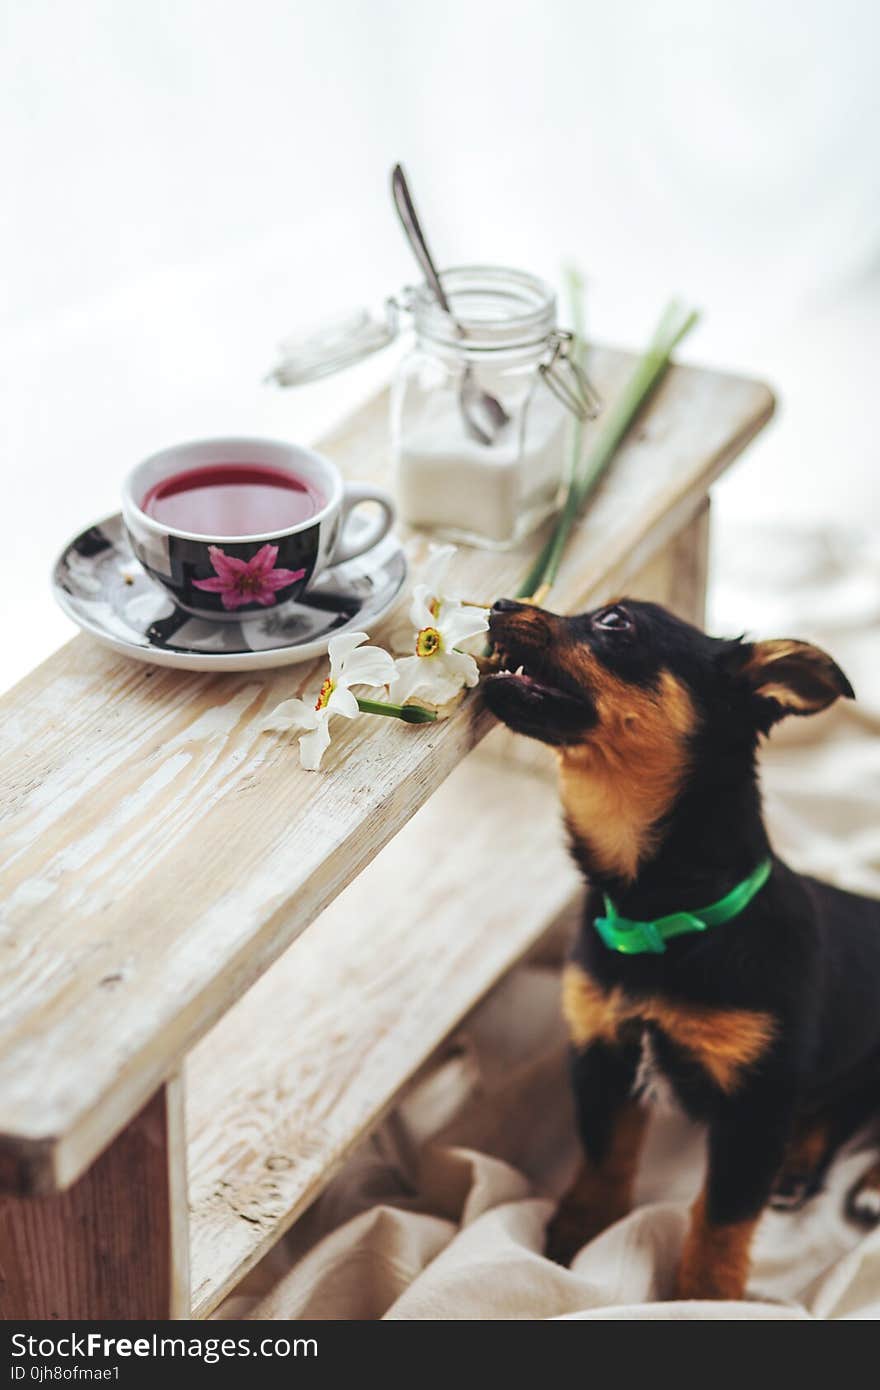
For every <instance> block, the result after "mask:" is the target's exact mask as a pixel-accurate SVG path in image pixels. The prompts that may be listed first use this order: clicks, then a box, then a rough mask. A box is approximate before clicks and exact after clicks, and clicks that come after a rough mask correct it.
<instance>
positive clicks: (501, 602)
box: [492, 598, 526, 613]
mask: <svg viewBox="0 0 880 1390" xmlns="http://www.w3.org/2000/svg"><path fill="white" fill-rule="evenodd" d="M525 606H526V605H525V604H524V603H517V601H516V599H514V598H496V600H495V602H494V603H493V604H492V612H493V613H515V612H516V611H517V609H518V608H525Z"/></svg>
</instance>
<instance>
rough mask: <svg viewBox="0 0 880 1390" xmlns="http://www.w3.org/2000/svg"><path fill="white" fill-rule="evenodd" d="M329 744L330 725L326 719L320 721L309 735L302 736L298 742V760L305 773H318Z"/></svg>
mask: <svg viewBox="0 0 880 1390" xmlns="http://www.w3.org/2000/svg"><path fill="white" fill-rule="evenodd" d="M329 744H330V725H329V720H327V719H322V720H321V721H320V723H319V724H318V726H317V728H315V729H313V730H312V732H311V733H308V734H303V736H302V738H301V739H300V741H299V760H300V763H301V765H302V766H303V767H304V768H305V769H306V771H307V772H317V771H318V768H319V767H320V766H321V759H322V758H323V756H324V753H325V752H326V750H327V748H328V747H329Z"/></svg>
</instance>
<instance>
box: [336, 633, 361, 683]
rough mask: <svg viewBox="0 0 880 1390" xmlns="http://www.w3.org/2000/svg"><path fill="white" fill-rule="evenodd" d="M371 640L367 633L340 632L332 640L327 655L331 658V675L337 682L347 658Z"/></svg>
mask: <svg viewBox="0 0 880 1390" xmlns="http://www.w3.org/2000/svg"><path fill="white" fill-rule="evenodd" d="M369 640H370V637H369V633H366V632H339V633H337V635H336V636H335V637H331V638H330V641H329V642H328V643H327V655H328V656H329V658H330V675H331V676H332V678H333V680H336V677H337V675H338V674H339V671H340V670H341V668H342V665H343V663H344V662H345V659H346V657H348V656H350V655H351V653H352V652H353V651H354V649H355V647H359V646H360V645H361V643H363V642H369Z"/></svg>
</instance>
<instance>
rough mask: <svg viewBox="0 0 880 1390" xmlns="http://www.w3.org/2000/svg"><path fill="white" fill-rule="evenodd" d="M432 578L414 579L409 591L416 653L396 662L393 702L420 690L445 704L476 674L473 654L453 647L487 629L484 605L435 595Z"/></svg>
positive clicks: (472, 682)
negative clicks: (476, 606) (419, 582)
mask: <svg viewBox="0 0 880 1390" xmlns="http://www.w3.org/2000/svg"><path fill="white" fill-rule="evenodd" d="M450 549H454V547H450ZM431 579H432V582H431V583H422V584H417V585H416V588H415V590H414V592H413V601H412V607H411V608H410V611H409V616H410V620H411V621H412V624H413V626H414V627H415V629H416V633H415V643H414V646H415V655H414V656H407V657H402V658H400V659H399V660H398V661H397V662H396V663H395V666H396V668H397V671H396V675H395V677H394V680H393V681H392V682H391V687H390V690H389V696H390V698H391V699H392V700H393V701H394V702H395V703H396V704H401V705H403V704H405V703H406V701H407V700H411V699H413V698H414V697H415V696H420V697H421V698H422V699H425V700H429V701H430V702H431V703H432V704H434V705H443V704H445V703H446V702H447V701H448V700H451V699H452V698H453V696H455V695H457V694H458V692H459V690H461V689H462V687H463V686H473V685H476V683H477V681H478V680H479V678H480V672H479V668H478V666H477V663H476V661H474V658H473V657H472V656H469V655H468V654H467V652H463V651H459V650H456V649H457V648H459V647H460V646H461V644H462V643H463V642H467V641H468V640H469V639H470V638H472V637H476V636H477V635H478V634H479V633H481V632H486V631H488V628H489V623H488V621H487V619H486V615H485V610H484V609H482V608H475V607H473V606H471V605H465V604H463V603H460V602H458V601H457V600H455V599H450V598H448V597H441V596H439V595H438V594H437V593H436V592H434V589H435V586H436V575H434V576H431Z"/></svg>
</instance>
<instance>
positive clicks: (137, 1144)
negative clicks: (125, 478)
mask: <svg viewBox="0 0 880 1390" xmlns="http://www.w3.org/2000/svg"><path fill="white" fill-rule="evenodd" d="M186 1218H187V1199H186V1152H185V1147H184V1141H183V1098H182V1086H181V1083H180V1081H179V1080H177V1079H175V1080H173V1081H171V1082H169V1083H168V1085H167V1086H164V1087H162V1088H161V1089H160V1090H159V1091H158V1092H157V1094H156V1095H155V1096H154V1097H153V1099H152V1100H151V1101H149V1102H148V1103H147V1105H146V1106H145V1107H144V1109H143V1110H142V1111H141V1112H140V1114H139V1115H137V1116H135V1118H134V1119H133V1120H132V1121H131V1123H130V1124H129V1125H128V1126H127V1127H126V1128H125V1129H124V1130H123V1132H122V1133H121V1134H120V1135H119V1137H118V1138H117V1139H116V1140H115V1141H114V1142H113V1143H112V1144H111V1145H110V1147H109V1148H108V1149H107V1150H106V1151H105V1152H104V1153H103V1154H102V1155H101V1157H100V1158H99V1159H98V1160H97V1162H96V1163H95V1164H93V1166H92V1167H91V1168H90V1169H89V1171H88V1173H86V1175H85V1176H84V1177H82V1178H81V1179H80V1180H79V1182H77V1183H74V1185H73V1186H72V1187H71V1188H70V1189H69V1190H68V1191H67V1192H61V1193H52V1194H50V1195H49V1196H47V1197H10V1196H5V1197H0V1318H2V1319H3V1321H7V1322H8V1321H9V1320H11V1319H31V1318H32V1319H39V1320H50V1319H51V1320H53V1321H54V1320H57V1319H66V1318H67V1319H71V1320H74V1321H83V1320H85V1319H89V1320H92V1319H99V1320H100V1319H113V1318H122V1319H135V1318H136V1319H166V1318H186V1317H189V1239H188V1231H187V1219H186Z"/></svg>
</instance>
